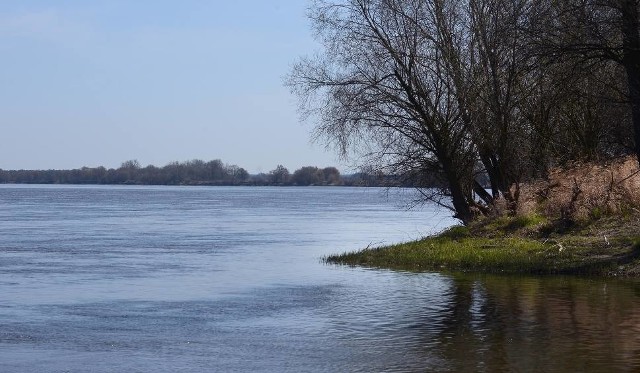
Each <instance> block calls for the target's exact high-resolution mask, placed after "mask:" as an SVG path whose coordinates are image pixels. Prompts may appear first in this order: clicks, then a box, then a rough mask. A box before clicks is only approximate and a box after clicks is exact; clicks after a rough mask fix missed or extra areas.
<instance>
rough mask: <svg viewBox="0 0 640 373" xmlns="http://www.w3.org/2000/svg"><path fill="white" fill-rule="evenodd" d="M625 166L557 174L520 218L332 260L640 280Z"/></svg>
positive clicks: (529, 190) (631, 189) (534, 187)
mask: <svg viewBox="0 0 640 373" xmlns="http://www.w3.org/2000/svg"><path fill="white" fill-rule="evenodd" d="M625 162H626V163H630V162H632V160H626V161H619V162H618V163H613V164H607V165H598V166H596V165H593V164H591V165H581V166H577V167H573V168H571V169H563V170H557V172H556V173H555V174H554V173H552V174H551V175H550V177H549V178H548V179H547V180H545V181H540V182H538V183H530V184H529V185H526V186H525V187H523V192H524V195H525V196H528V197H523V201H522V203H521V204H520V205H521V206H522V208H521V209H520V210H519V211H518V213H516V214H511V215H509V214H506V215H505V214H501V213H499V212H496V213H495V214H494V215H493V216H489V217H483V218H481V219H478V220H476V221H474V222H472V223H470V224H468V225H466V226H454V227H451V228H449V229H447V230H445V231H443V232H441V233H440V234H438V235H435V236H430V237H426V238H423V239H420V240H417V241H413V242H408V243H403V244H397V245H392V246H386V247H376V248H367V249H364V250H361V251H359V252H355V253H346V254H342V255H334V256H329V257H326V258H325V261H326V262H327V263H335V264H345V265H354V266H366V267H376V268H389V269H399V270H408V271H477V272H487V273H523V274H524V273H526V274H579V275H597V276H626V277H640V211H639V210H638V209H637V208H636V207H635V206H636V203H637V201H635V197H634V196H635V195H636V194H637V193H638V192H639V191H638V189H637V185H636V183H637V182H638V180H636V179H638V178H639V176H638V174H634V175H632V177H629V175H626V176H621V175H623V174H624V172H622V173H621V172H620V168H621V166H622V165H623V164H624V163H625ZM625 178H626V179H625ZM550 186H551V187H550Z"/></svg>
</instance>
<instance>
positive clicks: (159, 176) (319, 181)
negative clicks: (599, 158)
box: [0, 160, 436, 187]
mask: <svg viewBox="0 0 640 373" xmlns="http://www.w3.org/2000/svg"><path fill="white" fill-rule="evenodd" d="M0 184H77V185H85V184H88V185H184V186H192V185H195V186H310V185H314V186H364V187H367V186H372V187H393V186H404V187H410V186H414V185H413V183H412V181H411V180H410V178H409V177H406V176H403V175H386V174H383V173H381V172H374V171H370V172H358V173H354V174H348V175H342V174H340V171H338V169H337V168H335V167H324V168H319V167H315V166H305V167H301V168H299V169H297V170H295V171H294V172H292V173H291V172H289V170H288V169H287V168H286V167H284V166H282V165H278V166H277V167H276V168H275V169H273V170H271V171H269V172H268V173H260V174H249V173H248V172H247V171H246V170H245V169H243V168H242V167H238V166H236V165H229V164H225V163H223V162H222V161H220V160H213V161H208V162H205V161H202V160H192V161H187V162H173V163H169V164H167V165H166V166H163V167H156V166H153V165H149V166H146V167H142V166H141V165H140V164H139V163H138V162H137V161H135V160H133V161H127V162H124V163H122V165H121V166H120V167H119V168H109V169H107V168H105V167H93V168H90V167H82V168H80V169H71V170H2V169H0ZM433 184H434V186H435V185H436V183H435V182H434V183H433ZM428 185H429V183H428V182H426V183H425V182H424V181H422V182H421V186H423V187H428Z"/></svg>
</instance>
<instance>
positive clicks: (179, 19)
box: [0, 0, 343, 173]
mask: <svg viewBox="0 0 640 373" xmlns="http://www.w3.org/2000/svg"><path fill="white" fill-rule="evenodd" d="M306 6H307V1H304V0H236V1H222V0H200V1H197V0H179V1H178V0H175V1H169V0H166V1H160V0H153V1H152V0H135V1H134V0H93V1H91V0H48V1H44V0H43V1H34V0H3V1H0V55H1V56H2V58H0V84H1V86H2V88H1V89H0V126H1V127H0V128H2V131H1V139H2V145H1V146H0V168H2V169H20V168H24V169H49V168H58V169H60V168H79V167H82V166H89V167H94V166H99V165H104V166H106V167H118V166H119V165H120V163H121V162H123V161H125V160H129V159H137V160H138V161H139V162H140V163H141V164H142V165H147V164H154V165H156V166H163V165H165V164H166V163H168V162H170V161H186V160H189V159H194V158H198V159H203V160H210V159H218V158H219V159H222V160H223V161H224V162H226V163H232V164H237V165H239V166H242V167H245V168H246V169H247V170H248V171H249V172H251V173H255V172H260V171H263V172H268V171H269V170H271V169H273V168H275V166H276V165H277V164H279V163H281V164H284V165H285V166H286V167H289V168H290V169H291V170H294V169H296V168H298V167H301V166H304V165H316V166H328V165H336V166H338V167H339V168H343V167H341V165H340V164H339V163H338V161H337V159H336V157H335V156H334V154H333V153H332V152H327V151H325V150H324V148H323V146H322V145H321V144H312V143H311V142H310V136H309V133H310V130H311V125H310V124H301V123H299V120H298V119H299V118H298V115H297V113H296V100H295V97H293V96H291V95H290V94H289V92H288V89H287V88H286V87H284V86H283V84H282V82H283V77H284V75H285V74H286V73H287V72H288V70H289V69H290V66H291V65H292V64H293V63H294V62H295V61H296V60H297V59H298V58H299V57H300V56H302V55H306V54H312V53H313V51H315V50H317V48H318V47H317V44H316V43H315V42H314V41H313V39H312V37H311V31H310V26H309V22H308V20H307V19H306V17H305V12H306Z"/></svg>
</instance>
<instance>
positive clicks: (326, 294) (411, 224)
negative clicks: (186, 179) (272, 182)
mask: <svg viewBox="0 0 640 373" xmlns="http://www.w3.org/2000/svg"><path fill="white" fill-rule="evenodd" d="M409 198H410V194H409V193H403V191H398V192H393V191H392V192H389V193H388V192H387V191H385V190H384V189H376V188H340V187H324V188H322V187H309V188H304V187H300V188H286V187H282V188H275V187H274V188H266V187H265V188H251V187H152V186H24V185H3V186H0V371H1V372H115V371H127V372H176V371H180V372H347V371H349V372H379V371H385V372H424V371H433V372H467V371H468V372H496V371H517V372H540V371H547V372H556V371H557V372H574V371H593V372H600V371H623V372H624V371H628V372H634V371H638V370H640V283H638V282H637V281H629V280H627V281H623V280H603V279H585V278H570V277H523V276H482V275H464V274H441V273H407V272H395V271H386V270H373V269H364V268H350V267H341V266H333V265H325V264H323V263H322V261H321V258H322V257H323V256H324V255H328V254H334V253H340V252H344V251H352V250H355V249H358V248H362V247H366V246H370V245H374V246H375V245H380V244H387V243H393V242H400V241H405V240H409V239H414V238H418V237H421V236H423V235H426V234H430V233H433V232H437V231H439V230H442V229H444V228H445V227H447V226H448V225H450V224H452V223H453V220H452V219H451V218H450V217H448V213H447V212H446V211H443V210H441V209H438V208H435V207H428V206H427V207H423V208H418V209H412V210H407V209H406V208H404V206H405V205H406V204H407V203H408V202H409Z"/></svg>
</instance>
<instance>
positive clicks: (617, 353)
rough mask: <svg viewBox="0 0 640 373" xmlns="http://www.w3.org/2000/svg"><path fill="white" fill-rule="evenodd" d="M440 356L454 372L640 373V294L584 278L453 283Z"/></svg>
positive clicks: (622, 285)
mask: <svg viewBox="0 0 640 373" xmlns="http://www.w3.org/2000/svg"><path fill="white" fill-rule="evenodd" d="M451 292H452V299H451V302H450V303H449V305H450V308H449V310H448V313H447V317H446V318H445V320H446V321H445V323H444V328H443V329H442V330H441V332H440V333H439V335H438V343H437V347H436V348H437V349H438V350H439V351H440V352H441V354H442V356H443V357H444V359H445V360H446V361H447V362H448V363H449V364H450V369H451V370H452V371H486V372H495V371H518V372H523V371H531V372H534V371H535V372H540V371H545V372H550V371H559V372H572V371H592V372H607V371H628V372H635V371H638V369H639V368H640V298H639V295H640V287H639V286H638V283H633V282H631V283H621V282H613V281H611V282H608V281H600V280H598V281H596V280H586V279H579V278H517V277H482V278H473V277H463V276H462V277H453V278H452V279H451Z"/></svg>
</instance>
